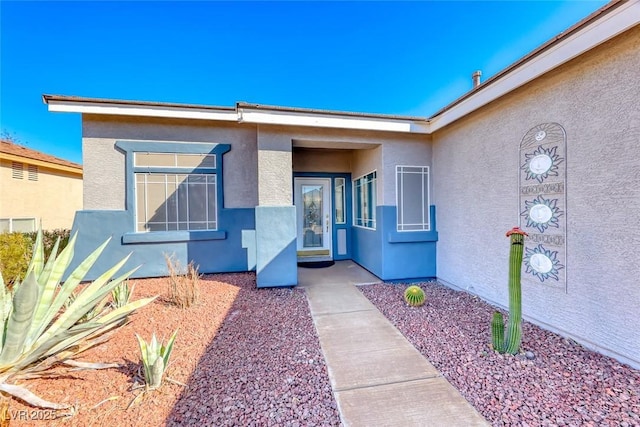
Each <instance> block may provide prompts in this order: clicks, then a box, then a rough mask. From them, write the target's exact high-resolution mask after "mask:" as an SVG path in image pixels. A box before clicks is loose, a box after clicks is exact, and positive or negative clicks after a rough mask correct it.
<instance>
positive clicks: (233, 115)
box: [42, 94, 429, 134]
mask: <svg viewBox="0 0 640 427" xmlns="http://www.w3.org/2000/svg"><path fill="white" fill-rule="evenodd" d="M42 100H43V102H44V103H45V104H47V105H48V108H49V111H53V112H66V113H82V114H97V115H116V116H142V117H163V118H178V119H197V120H214V121H226V122H236V123H252V124H270V125H280V126H303V127H321V128H339V129H354V130H365V131H388V132H400V133H421V134H425V133H428V132H429V123H428V121H427V120H426V119H420V118H415V117H408V116H407V117H402V116H391V115H382V114H380V115H376V114H365V113H351V112H338V111H328V110H311V109H302V108H292V107H276V106H266V105H260V104H249V103H244V102H240V103H237V104H236V107H235V108H234V107H226V108H225V107H207V106H202V105H189V104H169V103H156V102H144V101H140V102H138V101H119V100H111V99H97V98H82V97H74V96H63V95H46V94H45V95H43V96H42Z"/></svg>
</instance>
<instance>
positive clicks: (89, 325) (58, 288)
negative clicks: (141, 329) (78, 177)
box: [0, 232, 154, 409]
mask: <svg viewBox="0 0 640 427" xmlns="http://www.w3.org/2000/svg"><path fill="white" fill-rule="evenodd" d="M76 238H77V233H76V235H74V236H73V237H72V238H71V241H70V242H69V244H68V245H67V247H66V248H65V249H64V250H63V251H62V252H61V253H60V254H59V255H57V252H58V246H59V240H58V242H56V244H55V246H54V248H53V250H52V251H51V256H50V257H49V259H48V260H47V262H46V264H45V260H44V249H43V244H42V232H38V236H37V238H36V243H35V245H34V251H33V257H32V259H31V263H30V264H29V267H28V269H27V273H26V275H25V279H24V280H23V281H22V282H19V281H17V282H16V283H14V285H13V287H12V288H9V287H7V286H6V285H5V283H4V280H3V278H2V276H1V275H0V321H1V322H2V323H1V324H0V344H1V349H0V392H2V393H4V394H6V395H11V396H13V397H16V398H19V399H21V400H23V401H25V402H27V403H29V404H31V405H33V406H38V407H43V408H52V409H64V408H68V407H69V405H64V404H57V403H53V402H48V401H46V400H43V399H41V398H39V397H38V396H36V395H34V394H33V393H31V392H30V391H29V390H27V389H26V388H25V387H23V386H21V385H16V384H15V382H16V381H18V380H22V379H29V378H38V377H43V376H54V375H55V373H52V372H51V368H53V367H62V368H68V369H72V368H75V369H77V368H78V367H80V368H82V369H99V368H104V367H111V366H113V365H107V364H99V363H85V362H80V361H77V360H75V358H76V357H77V356H78V355H79V354H80V353H82V352H83V351H85V350H87V349H89V348H91V347H93V346H95V345H98V344H100V343H102V342H104V341H106V340H107V339H108V338H109V336H110V335H111V333H112V332H113V331H115V330H116V329H117V328H118V327H120V326H122V325H123V324H124V323H125V322H126V318H127V316H128V315H129V314H131V313H132V312H133V311H134V310H136V309H138V308H140V307H142V306H144V305H146V304H148V303H150V302H151V301H153V299H154V298H145V299H140V300H137V301H133V302H131V303H129V304H127V305H125V306H123V307H120V308H117V309H114V310H110V311H107V310H104V311H101V312H100V313H98V314H96V316H95V317H93V318H91V319H90V320H89V321H87V322H84V323H82V322H79V321H80V320H81V319H82V318H83V317H85V316H86V315H87V313H90V312H91V311H92V310H94V309H95V308H96V306H98V305H100V304H101V303H102V301H103V300H104V298H105V296H106V295H107V294H108V293H109V292H111V290H112V289H113V288H115V287H116V286H117V285H118V284H119V283H121V282H122V281H123V280H125V279H127V278H128V277H129V276H130V275H131V274H132V273H133V272H134V271H135V270H136V269H133V270H130V271H128V272H126V273H125V274H123V275H121V276H118V277H116V278H113V276H114V275H115V274H116V273H117V272H118V270H120V269H121V268H122V266H123V265H124V264H125V263H126V262H127V260H128V258H129V257H128V256H127V257H126V258H124V259H123V260H122V261H120V262H119V263H117V264H116V265H114V266H113V267H112V268H111V269H109V270H108V271H106V272H105V273H104V274H102V275H101V276H100V277H98V278H97V279H96V280H95V281H93V282H92V283H88V284H87V285H86V286H84V287H82V289H81V290H79V291H78V292H77V293H76V296H75V298H74V299H73V301H72V302H71V303H69V304H68V305H67V307H66V308H65V307H64V306H65V302H67V301H68V300H69V297H70V295H72V294H74V292H75V291H76V289H77V288H78V285H80V283H81V282H82V281H83V279H84V277H85V275H86V274H87V272H88V271H89V269H90V268H91V267H92V266H93V264H94V263H95V262H96V260H97V258H98V257H99V256H100V254H101V253H102V251H103V250H104V248H105V247H106V245H107V244H108V242H109V240H107V241H106V242H105V243H103V244H102V245H101V246H100V247H98V248H97V249H96V250H95V251H94V252H93V253H91V254H90V255H89V256H88V257H87V258H86V259H85V260H83V261H82V262H81V263H80V265H79V266H78V267H77V268H76V269H75V270H73V271H72V272H71V273H70V274H69V276H68V277H67V279H66V280H65V281H64V283H62V284H60V280H61V279H62V278H63V276H64V274H65V271H66V270H67V268H68V267H69V264H70V263H71V260H72V259H73V253H74V246H75V242H76ZM56 372H58V373H59V372H60V371H56Z"/></svg>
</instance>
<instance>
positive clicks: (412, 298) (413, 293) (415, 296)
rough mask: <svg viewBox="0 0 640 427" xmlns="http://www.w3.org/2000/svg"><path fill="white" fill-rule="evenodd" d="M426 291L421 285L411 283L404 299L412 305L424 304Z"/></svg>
mask: <svg viewBox="0 0 640 427" xmlns="http://www.w3.org/2000/svg"><path fill="white" fill-rule="evenodd" d="M424 299H425V296H424V291H423V290H422V288H421V287H420V286H416V285H411V286H409V287H408V288H407V289H405V291H404V300H405V301H406V303H407V304H409V305H410V306H411V307H419V306H421V305H423V304H424Z"/></svg>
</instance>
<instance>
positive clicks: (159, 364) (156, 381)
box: [147, 357, 165, 390]
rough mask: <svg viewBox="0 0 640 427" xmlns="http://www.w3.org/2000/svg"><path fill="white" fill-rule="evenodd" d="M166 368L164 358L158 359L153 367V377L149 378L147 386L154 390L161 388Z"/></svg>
mask: <svg viewBox="0 0 640 427" xmlns="http://www.w3.org/2000/svg"><path fill="white" fill-rule="evenodd" d="M164 367H165V366H164V360H163V359H162V357H158V358H157V359H156V361H155V362H154V363H153V365H151V376H150V377H149V378H147V384H148V385H149V388H151V389H152V390H153V389H156V388H158V387H160V384H162V374H164Z"/></svg>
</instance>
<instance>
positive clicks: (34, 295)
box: [0, 272, 39, 365]
mask: <svg viewBox="0 0 640 427" xmlns="http://www.w3.org/2000/svg"><path fill="white" fill-rule="evenodd" d="M38 294H39V289H38V282H37V281H36V277H35V273H33V272H31V274H29V275H28V276H27V278H26V279H25V280H24V282H23V283H22V285H21V286H20V288H19V289H18V290H17V291H16V293H15V295H14V297H13V311H12V312H11V315H10V316H9V319H8V322H7V330H6V336H5V343H4V346H3V347H2V352H1V353H0V365H4V364H8V363H12V362H13V361H15V360H16V359H17V358H18V357H19V356H20V353H22V349H23V346H24V342H25V339H26V337H27V334H28V332H29V328H30V327H31V321H32V319H33V313H34V311H35V309H36V305H37V303H38Z"/></svg>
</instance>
